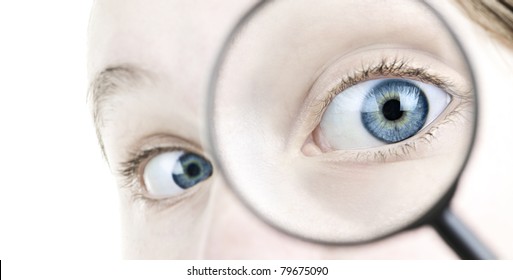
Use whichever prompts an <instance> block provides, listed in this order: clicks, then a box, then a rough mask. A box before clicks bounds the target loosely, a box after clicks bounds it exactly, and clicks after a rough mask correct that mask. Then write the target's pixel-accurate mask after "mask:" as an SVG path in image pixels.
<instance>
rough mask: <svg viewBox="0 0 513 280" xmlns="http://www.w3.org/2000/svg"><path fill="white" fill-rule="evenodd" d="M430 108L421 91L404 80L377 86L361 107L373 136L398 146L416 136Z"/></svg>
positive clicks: (390, 81) (368, 94)
mask: <svg viewBox="0 0 513 280" xmlns="http://www.w3.org/2000/svg"><path fill="white" fill-rule="evenodd" d="M428 110H429V105H428V101H427V99H426V96H425V95H424V93H423V92H422V90H421V89H420V88H419V87H418V86H416V85H415V84H413V83H411V82H408V81H405V80H387V81H384V82H382V83H379V84H378V85H376V86H375V87H374V88H373V89H372V90H371V91H369V93H367V95H366V96H365V99H364V101H363V104H362V110H361V112H362V115H361V116H362V122H363V125H364V126H365V128H366V129H367V130H368V131H369V132H370V134H372V135H373V136H374V137H376V138H378V139H380V140H382V141H384V142H386V143H396V142H399V141H403V140H404V139H407V138H409V137H411V136H413V135H415V134H416V133H417V132H418V131H419V130H420V129H421V128H422V127H423V126H424V124H425V123H426V117H427V115H428Z"/></svg>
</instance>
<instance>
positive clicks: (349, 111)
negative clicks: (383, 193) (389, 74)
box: [320, 79, 451, 149]
mask: <svg viewBox="0 0 513 280" xmlns="http://www.w3.org/2000/svg"><path fill="white" fill-rule="evenodd" d="M450 100H451V96H450V95H449V94H448V93H446V92H444V91H443V90H442V89H440V88H438V87H436V86H434V85H430V84H427V83H423V82H419V81H415V80H410V79H377V80H370V81H366V82H362V83H360V84H357V85H355V86H352V87H350V88H347V89H346V90H344V91H342V92H340V93H339V94H338V95H337V96H336V97H335V98H334V99H333V100H332V102H331V104H329V105H328V107H327V109H326V111H325V112H324V115H323V117H322V120H321V123H320V130H321V133H320V135H321V136H322V137H324V138H325V139H324V142H327V143H328V144H329V145H330V146H331V148H333V149H356V148H369V147H376V146H382V145H385V144H390V143H396V142H400V141H403V140H405V139H408V138H410V137H412V136H414V135H416V134H417V133H418V132H419V131H420V130H422V128H424V127H426V126H428V125H429V124H430V123H431V122H432V121H433V120H435V119H436V118H437V117H438V116H439V115H440V114H441V113H442V112H443V111H444V109H445V108H446V107H447V105H448V104H449V102H450Z"/></svg>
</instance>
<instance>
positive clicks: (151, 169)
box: [143, 151, 213, 197]
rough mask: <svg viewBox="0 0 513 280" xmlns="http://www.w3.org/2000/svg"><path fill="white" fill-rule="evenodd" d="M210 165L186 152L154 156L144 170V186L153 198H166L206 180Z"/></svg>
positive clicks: (209, 173) (193, 154) (210, 171)
mask: <svg viewBox="0 0 513 280" xmlns="http://www.w3.org/2000/svg"><path fill="white" fill-rule="evenodd" d="M212 171H213V168H212V164H211V163H210V162H209V161H208V160H206V159H205V158H203V157H202V156H200V155H198V154H195V153H190V152H186V151H169V152H164V153H161V154H158V155H156V156H155V157H153V158H152V159H151V160H149V161H148V163H147V164H146V166H145V168H144V175H143V178H144V184H145V186H146V190H147V191H148V193H149V194H150V195H151V196H153V197H168V196H173V195H176V194H179V193H181V192H183V191H185V190H186V189H188V188H191V187H193V186H195V185H197V184H198V183H200V182H202V181H204V180H206V179H208V178H209V177H210V176H211V175H212Z"/></svg>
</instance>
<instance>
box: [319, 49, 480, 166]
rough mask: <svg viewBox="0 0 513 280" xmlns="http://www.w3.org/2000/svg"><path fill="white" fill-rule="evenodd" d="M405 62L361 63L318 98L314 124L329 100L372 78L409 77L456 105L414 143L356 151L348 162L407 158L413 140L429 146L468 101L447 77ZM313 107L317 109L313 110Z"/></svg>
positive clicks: (411, 149)
mask: <svg viewBox="0 0 513 280" xmlns="http://www.w3.org/2000/svg"><path fill="white" fill-rule="evenodd" d="M408 63H409V61H408V60H407V59H404V58H397V57H396V58H394V59H391V60H390V59H382V60H381V61H380V62H379V63H377V64H375V65H370V66H365V65H363V64H362V66H361V68H360V69H358V70H355V71H354V72H353V73H352V74H350V75H347V76H344V77H342V78H341V79H340V82H339V83H338V84H337V86H335V87H334V88H332V89H331V90H329V92H328V94H327V96H326V97H325V98H324V99H321V100H320V101H319V102H318V103H315V104H313V105H312V106H311V109H312V110H313V112H314V118H315V120H316V123H320V120H321V118H322V116H323V113H324V112H325V111H326V108H327V107H328V106H329V105H330V104H331V102H332V100H333V98H335V97H336V96H337V95H338V94H339V93H340V92H342V91H344V90H345V89H347V88H349V87H351V86H354V85H356V84H358V83H360V82H364V81H367V80H371V79H375V78H411V79H415V80H418V81H421V82H426V83H430V84H433V85H435V86H437V87H439V88H441V89H442V90H444V91H445V92H447V93H448V94H450V95H451V96H452V97H458V98H459V99H460V103H459V104H458V105H457V106H456V107H454V108H453V110H452V112H450V113H449V114H447V115H446V116H445V117H444V119H443V120H441V121H440V120H438V123H437V124H436V125H433V126H431V127H430V128H429V130H428V131H426V132H424V133H423V135H421V136H420V137H415V138H416V140H415V141H412V140H409V141H408V140H406V141H403V142H399V143H397V145H391V147H388V149H387V150H386V151H383V148H382V147H380V148H378V149H379V150H376V151H358V152H356V154H355V155H354V157H353V158H351V160H353V161H356V162H369V160H372V161H374V162H378V163H382V162H391V161H394V160H391V159H392V158H395V159H403V158H404V157H406V156H408V155H409V154H410V152H411V151H415V150H416V143H417V141H425V142H427V143H429V144H430V143H431V142H432V141H433V140H435V139H436V136H435V131H436V130H437V129H438V128H439V127H440V126H442V125H444V124H447V123H450V122H453V121H455V119H454V118H456V117H458V116H460V114H461V109H462V107H463V106H464V105H466V104H468V103H470V102H471V98H470V97H469V96H470V93H468V92H467V93H459V92H457V91H455V90H453V87H454V85H453V84H452V83H451V81H450V80H449V79H448V78H445V77H441V76H437V75H435V74H432V73H430V72H429V71H428V69H426V68H422V67H416V68H415V67H410V66H409V65H408ZM451 103H452V102H451ZM314 108H319V109H317V110H314ZM437 119H438V118H437ZM338 152H343V151H338Z"/></svg>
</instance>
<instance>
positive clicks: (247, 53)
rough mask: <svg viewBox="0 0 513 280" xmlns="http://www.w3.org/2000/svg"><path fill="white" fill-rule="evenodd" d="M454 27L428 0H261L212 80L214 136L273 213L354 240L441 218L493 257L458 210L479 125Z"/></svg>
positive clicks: (474, 248)
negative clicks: (456, 197) (454, 204)
mask: <svg viewBox="0 0 513 280" xmlns="http://www.w3.org/2000/svg"><path fill="white" fill-rule="evenodd" d="M475 88H476V87H475V81H474V77H473V74H472V70H471V68H470V65H469V62H468V60H467V58H466V55H465V53H464V51H463V49H462V47H461V44H460V43H459V41H458V40H457V38H456V36H454V32H453V31H452V30H451V29H450V28H449V26H448V25H447V24H446V23H445V22H444V20H443V19H442V18H441V17H440V16H439V15H438V14H437V12H436V11H435V10H434V9H432V8H431V7H430V6H428V5H427V4H426V3H424V2H422V1H409V0H398V1H371V0H363V1H338V0H322V1H292V0H282V1H261V2H259V3H258V4H257V5H255V6H254V7H253V8H252V9H251V10H250V11H249V12H248V13H247V14H246V15H245V16H244V17H242V19H241V20H240V21H239V22H238V24H237V25H236V26H235V28H234V29H233V31H232V32H231V34H230V36H229V38H228V39H227V41H226V42H225V44H224V47H223V48H222V51H221V53H220V55H219V58H218V61H217V63H216V66H215V69H214V72H213V75H212V79H211V83H210V88H209V91H210V92H209V103H208V104H209V105H208V106H209V107H208V121H209V140H210V144H211V150H212V151H213V154H214V155H213V156H214V160H215V162H216V163H217V165H218V168H219V170H221V172H222V174H223V176H224V178H225V179H226V181H227V183H228V184H229V185H230V186H231V187H232V188H233V190H234V191H235V193H236V194H237V195H238V196H239V198H240V199H241V200H242V201H244V202H245V204H246V205H247V206H248V207H249V208H250V209H251V210H252V211H253V212H254V213H255V214H256V215H258V216H259V217H260V218H261V219H263V220H265V221H266V222H267V223H269V224H270V225H272V226H274V227H275V228H277V229H279V230H282V231H284V232H286V233H288V234H291V235H293V236H296V237H299V238H302V239H306V240H309V241H313V242H319V243H327V244H338V245H353V244H361V243H366V242H371V241H375V240H379V239H382V238H385V237H388V236H390V235H393V234H396V233H398V232H401V231H403V230H407V229H412V228H416V227H418V226H421V225H425V224H429V225H432V226H433V227H434V228H435V229H436V230H437V232H438V233H439V234H440V235H441V237H442V238H443V239H444V240H445V241H446V242H447V244H448V245H450V246H451V248H453V249H454V251H455V252H456V253H457V254H458V255H459V256H460V257H461V258H463V259H493V258H494V256H493V254H492V253H491V252H490V251H489V250H488V249H487V248H486V247H485V246H484V245H483V244H482V243H481V242H479V240H478V239H477V238H476V237H475V236H474V235H473V234H472V233H471V231H470V230H468V229H467V228H466V227H465V226H464V224H463V223H462V222H461V221H460V220H459V219H458V218H457V217H456V216H455V215H454V214H453V213H452V212H451V211H450V210H449V204H450V200H451V198H452V196H453V194H454V192H455V190H456V186H457V182H458V178H459V176H460V174H461V173H462V171H463V168H464V166H465V164H466V162H467V159H468V156H469V153H470V151H471V148H472V145H473V141H474V135H475V131H476V125H477V123H476V120H477V118H476V115H477V106H476V104H477V94H476V91H475Z"/></svg>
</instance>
